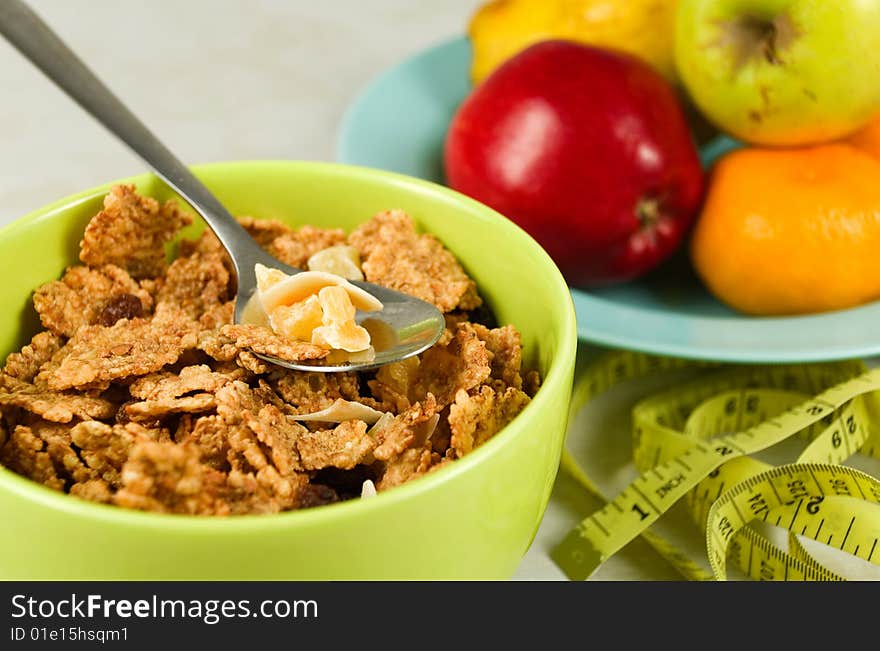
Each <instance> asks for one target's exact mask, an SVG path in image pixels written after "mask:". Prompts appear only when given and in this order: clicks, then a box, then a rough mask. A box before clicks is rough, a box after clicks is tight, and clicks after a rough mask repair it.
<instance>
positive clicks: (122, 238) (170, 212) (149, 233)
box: [79, 185, 192, 278]
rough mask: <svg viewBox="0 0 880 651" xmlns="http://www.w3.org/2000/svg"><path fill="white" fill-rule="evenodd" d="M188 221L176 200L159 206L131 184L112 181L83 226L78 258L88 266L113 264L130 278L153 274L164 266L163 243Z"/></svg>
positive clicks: (190, 220) (159, 271) (162, 269)
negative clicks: (101, 206) (100, 207)
mask: <svg viewBox="0 0 880 651" xmlns="http://www.w3.org/2000/svg"><path fill="white" fill-rule="evenodd" d="M190 223H192V218H191V217H190V216H189V215H187V214H185V213H183V212H182V211H181V210H180V209H179V208H178V206H177V202H175V201H166V202H165V203H164V204H162V205H161V206H160V205H159V202H158V201H156V200H155V199H152V198H150V197H142V196H140V195H139V194H137V192H136V191H135V187H134V185H116V186H113V187H112V188H111V189H110V192H109V194H107V196H106V197H104V209H103V210H102V211H101V212H99V213H98V214H97V215H95V216H94V217H92V219H91V221H89V223H88V226H86V230H85V234H84V235H83V239H82V241H81V242H80V253H79V259H80V260H81V261H82V262H84V263H85V264H87V265H88V266H90V267H101V266H103V265H106V264H114V265H117V266H119V267H122V268H123V269H125V270H127V271H128V272H129V273H130V274H131V275H132V277H133V278H155V277H157V276H160V275H162V272H163V271H164V270H165V244H166V243H167V242H169V241H171V239H172V238H173V237H174V235H175V233H177V231H178V230H180V229H181V228H182V227H183V226H186V225H188V224H190Z"/></svg>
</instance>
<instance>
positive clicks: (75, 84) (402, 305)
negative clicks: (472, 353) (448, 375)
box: [0, 0, 446, 372]
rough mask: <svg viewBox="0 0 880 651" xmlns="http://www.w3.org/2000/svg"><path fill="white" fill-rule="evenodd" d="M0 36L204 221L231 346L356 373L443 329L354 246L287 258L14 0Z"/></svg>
mask: <svg viewBox="0 0 880 651" xmlns="http://www.w3.org/2000/svg"><path fill="white" fill-rule="evenodd" d="M0 33H2V34H3V35H4V36H5V37H6V39H7V40H8V41H9V42H10V43H11V44H12V45H13V46H15V47H16V48H17V49H18V50H19V51H20V52H21V53H22V54H23V55H24V56H25V57H26V58H27V59H28V60H30V61H31V63H33V64H34V65H35V66H36V67H37V68H39V69H40V70H41V71H42V72H43V73H44V74H45V75H46V76H47V77H48V78H49V79H51V80H52V81H53V82H54V83H55V84H56V85H57V86H58V87H60V88H61V89H62V90H63V91H64V92H66V93H67V94H68V95H69V96H70V97H71V98H72V99H73V100H74V101H76V103H77V104H79V105H80V106H81V107H82V108H83V109H85V110H86V112H88V113H89V114H91V115H92V116H93V117H94V118H95V119H96V120H97V121H98V122H100V123H101V124H102V125H104V127H106V128H107V129H108V130H109V131H110V132H111V133H113V134H114V135H116V136H117V137H118V138H119V139H120V140H122V142H124V143H125V144H126V145H128V147H129V148H130V149H131V150H132V151H134V152H135V153H136V154H137V155H138V156H140V157H141V158H142V159H143V160H144V161H145V162H146V163H147V164H148V165H149V166H150V167H151V168H152V169H153V171H154V172H155V173H156V174H157V175H158V176H159V177H160V178H161V179H162V180H163V181H165V183H167V184H168V185H169V186H170V187H171V188H172V189H174V190H175V191H176V192H177V193H178V194H179V195H180V196H181V197H182V198H183V199H184V200H185V201H186V202H187V203H188V204H189V205H190V206H191V207H192V208H193V209H194V210H195V211H196V212H197V213H198V214H199V215H200V216H201V217H202V218H203V219H204V220H205V222H206V223H207V225H208V226H209V227H210V229H211V230H212V231H213V232H214V234H215V235H216V236H217V239H219V240H220V243H221V244H222V245H223V247H224V248H225V249H226V252H227V253H228V255H229V257H230V259H231V262H232V266H233V268H234V270H235V276H236V285H237V289H236V296H235V311H234V326H233V327H232V329H231V335H232V336H233V337H234V338H235V339H236V345H238V346H241V347H246V348H248V349H250V350H251V352H253V353H254V354H255V355H257V356H259V357H260V358H262V359H263V360H265V361H268V362H271V363H273V364H278V365H280V366H284V367H287V368H290V369H294V370H304V371H324V372H336V371H360V370H369V369H372V368H377V367H380V366H384V365H386V364H391V363H393V362H398V361H401V360H403V359H406V358H408V357H413V356H415V355H418V354H419V353H422V352H424V351H425V350H427V349H428V348H430V347H431V346H432V345H433V344H434V343H435V342H437V340H438V339H439V338H440V336H441V335H442V334H443V331H444V328H445V326H446V323H445V319H444V317H443V314H442V313H441V311H440V310H439V309H438V308H437V307H436V306H434V305H433V304H431V303H429V302H427V301H423V300H421V299H418V298H416V297H414V296H411V295H409V294H405V293H403V292H400V291H395V290H392V289H389V288H387V287H383V286H381V285H377V284H374V283H368V282H365V281H364V277H363V273H362V271H361V269H360V265H359V260H358V258H357V255H358V254H357V252H356V250H355V249H353V248H352V247H348V246H335V247H331V248H329V249H325V250H323V251H321V252H319V253H318V254H315V255H314V256H312V257H311V258H310V259H309V261H308V269H299V268H296V267H291V266H289V265H287V264H284V263H283V262H281V261H280V260H278V259H276V258H275V257H274V256H272V255H270V254H269V253H268V252H266V251H265V250H263V249H262V248H261V247H260V245H259V244H258V243H257V242H256V241H255V240H254V239H253V238H252V237H251V236H250V235H249V234H248V232H247V231H246V230H245V229H244V228H243V227H242V226H241V225H240V224H239V223H238V221H236V219H235V218H234V217H233V216H232V215H231V214H230V213H229V211H228V210H227V209H226V208H225V207H224V206H223V204H222V203H221V202H220V201H219V200H218V199H217V197H215V196H214V194H213V193H212V192H211V191H210V190H208V188H207V187H205V185H204V184H203V183H202V182H201V181H199V179H197V178H196V177H195V176H194V175H193V174H192V173H191V172H190V171H189V169H188V168H187V167H186V166H185V165H183V164H182V163H181V162H180V161H179V160H178V159H177V157H176V156H174V154H172V153H171V151H170V150H169V149H168V148H166V147H165V146H164V145H163V144H162V143H161V142H160V141H159V140H158V139H157V138H156V137H155V136H154V135H153V134H152V133H151V132H150V130H149V129H147V127H146V126H144V124H143V123H142V122H141V121H140V120H139V119H138V118H137V117H136V116H135V115H134V114H133V113H132V112H131V111H130V110H129V109H128V108H127V107H126V106H124V105H123V104H122V102H120V101H119V99H118V98H116V96H115V95H113V93H111V92H110V90H109V89H108V88H107V87H106V86H105V85H104V84H103V83H102V82H101V81H100V80H99V79H98V78H97V77H96V76H95V75H94V74H93V73H92V72H91V71H90V70H89V69H88V68H87V67H86V65H85V64H84V63H83V62H82V61H81V60H80V59H79V58H78V57H77V56H76V55H75V54H74V53H73V52H72V51H71V50H70V49H69V48H68V47H67V45H65V44H64V43H63V42H62V41H61V39H60V38H59V37H58V36H57V35H56V34H55V33H54V32H53V31H52V30H51V29H50V28H49V27H48V26H47V25H46V24H45V23H44V22H43V21H42V20H41V19H40V18H39V17H38V16H37V15H36V14H35V13H33V12H32V11H31V10H30V9H29V8H28V7H27V5H25V4H24V3H23V2H21V1H20V0H7V1H6V2H4V3H3V4H2V5H0Z"/></svg>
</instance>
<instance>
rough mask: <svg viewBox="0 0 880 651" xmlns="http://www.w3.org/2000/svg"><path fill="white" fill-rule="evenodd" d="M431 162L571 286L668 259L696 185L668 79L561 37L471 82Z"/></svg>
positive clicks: (699, 186) (693, 156) (691, 210)
mask: <svg viewBox="0 0 880 651" xmlns="http://www.w3.org/2000/svg"><path fill="white" fill-rule="evenodd" d="M443 163H444V173H445V176H446V183H447V184H448V185H449V186H450V187H452V188H453V189H455V190H458V191H459V192H462V193H464V194H467V195H469V196H471V197H473V198H475V199H477V200H478V201H481V202H482V203H485V204H486V205H488V206H490V207H491V208H494V209H495V210H497V211H498V212H500V213H501V214H503V215H505V216H506V217H508V218H510V219H511V220H513V221H514V222H516V223H517V224H519V225H520V226H521V227H522V228H523V229H524V230H525V231H527V232H528V233H529V234H531V235H532V237H534V238H535V239H536V240H537V241H538V242H539V243H540V244H541V245H542V246H543V247H544V248H545V250H546V251H547V252H548V253H549V254H550V256H551V257H552V258H553V259H554V261H555V262H556V264H557V265H558V266H559V268H560V270H561V271H562V273H563V275H564V276H565V278H566V280H567V281H568V283H569V284H570V285H572V286H579V287H591V286H601V285H608V284H613V283H620V282H623V281H627V280H630V279H633V278H637V277H639V276H642V275H644V274H645V273H647V272H648V271H649V270H651V269H653V268H654V267H656V266H657V265H658V264H659V263H660V262H662V261H663V260H665V259H666V258H668V257H669V256H670V255H671V254H672V253H673V252H674V251H675V250H676V249H677V248H678V246H679V245H680V244H681V242H682V240H683V238H684V237H685V236H686V235H687V233H688V231H689V229H690V227H691V226H692V224H693V222H694V219H695V217H696V215H697V212H698V210H699V208H700V204H701V200H702V194H703V186H704V172H703V169H702V167H701V164H700V160H699V155H698V153H697V150H696V146H695V144H694V141H693V138H692V136H691V133H690V130H689V128H688V125H687V122H686V120H685V116H684V113H683V110H682V107H681V105H680V104H679V99H678V97H677V96H676V94H675V91H674V90H673V89H672V88H671V87H670V86H669V84H668V83H667V82H666V81H665V80H664V79H663V78H662V77H661V76H660V75H659V74H658V73H656V72H655V71H654V70H653V69H652V68H650V67H649V66H648V65H647V64H645V63H643V62H641V61H640V60H638V59H636V58H634V57H631V56H629V55H626V54H623V53H618V52H616V51H611V50H606V49H600V48H595V47H591V46H587V45H581V44H578V43H572V42H568V41H544V42H541V43H538V44H536V45H533V46H531V47H530V48H528V49H526V50H524V51H522V52H521V53H519V54H518V55H516V56H514V57H513V58H511V59H509V60H508V61H507V62H506V63H505V64H504V65H502V66H501V67H499V68H498V69H497V70H496V71H495V72H494V73H493V74H492V75H490V76H489V77H488V78H486V80H484V81H483V83H482V84H480V85H479V86H477V87H476V88H475V89H474V90H473V91H472V92H471V93H470V94H469V95H468V97H467V98H466V99H465V101H464V102H463V103H462V104H461V106H459V108H458V110H457V111H456V113H455V115H454V117H453V119H452V121H451V123H450V127H449V130H448V132H447V134H446V138H445V142H444V152H443Z"/></svg>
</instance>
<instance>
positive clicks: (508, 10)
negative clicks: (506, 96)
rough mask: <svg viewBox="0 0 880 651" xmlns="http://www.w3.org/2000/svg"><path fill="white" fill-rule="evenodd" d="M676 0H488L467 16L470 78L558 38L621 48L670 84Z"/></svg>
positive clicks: (484, 74) (475, 79)
mask: <svg viewBox="0 0 880 651" xmlns="http://www.w3.org/2000/svg"><path fill="white" fill-rule="evenodd" d="M676 1H677V0H492V1H490V2H488V3H486V4H484V5H483V6H482V7H480V9H479V10H478V11H477V12H476V14H474V16H473V17H472V18H471V21H470V24H469V25H468V36H469V37H470V40H471V44H472V46H473V51H474V55H473V62H472V66H471V80H472V81H473V82H474V83H475V84H477V83H479V82H480V81H482V80H483V79H485V78H486V77H487V76H488V75H489V74H490V73H491V72H492V71H493V70H495V68H497V67H498V66H499V65H501V64H502V63H504V62H505V61H507V59H509V58H510V57H512V56H513V55H515V54H517V53H519V52H521V51H522V50H524V49H525V48H526V47H528V46H529V45H532V44H533V43H537V42H538V41H542V40H547V39H553V38H562V39H568V40H572V41H577V42H579V43H586V44H590V45H597V46H600V47H609V48H615V49H619V50H624V51H626V52H629V53H630V54H633V55H635V56H638V57H639V58H641V59H643V60H645V61H647V62H648V63H650V64H651V65H653V66H654V67H655V68H656V69H657V70H659V71H660V72H661V73H662V74H663V76H665V77H666V78H667V79H668V80H669V81H670V82H673V83H674V82H675V80H676V77H675V63H674V61H673V52H674V47H673V32H674V29H673V23H674V18H675V5H676Z"/></svg>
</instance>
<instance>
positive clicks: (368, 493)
mask: <svg viewBox="0 0 880 651" xmlns="http://www.w3.org/2000/svg"><path fill="white" fill-rule="evenodd" d="M375 496H376V485H375V484H374V483H373V480H372V479H365V480H364V484H363V486H362V487H361V499H366V498H368V497H375Z"/></svg>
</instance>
